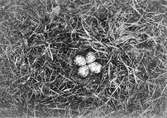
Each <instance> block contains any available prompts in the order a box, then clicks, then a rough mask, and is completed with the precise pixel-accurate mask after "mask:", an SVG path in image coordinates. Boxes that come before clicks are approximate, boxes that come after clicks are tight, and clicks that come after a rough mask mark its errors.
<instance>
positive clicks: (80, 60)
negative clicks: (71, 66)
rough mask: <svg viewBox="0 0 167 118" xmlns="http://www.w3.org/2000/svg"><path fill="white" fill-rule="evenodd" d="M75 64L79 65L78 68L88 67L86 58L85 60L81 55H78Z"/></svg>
mask: <svg viewBox="0 0 167 118" xmlns="http://www.w3.org/2000/svg"><path fill="white" fill-rule="evenodd" d="M74 62H75V64H76V65H78V66H84V65H86V60H85V58H84V57H83V56H81V55H77V56H76V57H75V59H74Z"/></svg>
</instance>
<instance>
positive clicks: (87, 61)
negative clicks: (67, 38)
mask: <svg viewBox="0 0 167 118" xmlns="http://www.w3.org/2000/svg"><path fill="white" fill-rule="evenodd" d="M74 62H75V64H76V65H78V66H79V69H78V75H80V76H82V77H87V76H88V74H89V73H96V74H98V73H100V72H101V69H102V65H101V64H100V63H98V62H96V55H95V53H94V52H88V53H87V54H86V57H84V56H81V55H77V56H76V57H75V59H74Z"/></svg>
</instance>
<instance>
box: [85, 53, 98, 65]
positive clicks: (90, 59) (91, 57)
mask: <svg viewBox="0 0 167 118" xmlns="http://www.w3.org/2000/svg"><path fill="white" fill-rule="evenodd" d="M95 60H96V56H95V53H94V52H88V54H87V55H86V62H87V63H88V64H89V63H92V62H94V61H95Z"/></svg>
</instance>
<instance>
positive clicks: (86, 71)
mask: <svg viewBox="0 0 167 118" xmlns="http://www.w3.org/2000/svg"><path fill="white" fill-rule="evenodd" d="M88 74H89V67H88V66H87V65H85V66H81V67H80V68H79V69H78V75H80V76H82V77H87V76H88Z"/></svg>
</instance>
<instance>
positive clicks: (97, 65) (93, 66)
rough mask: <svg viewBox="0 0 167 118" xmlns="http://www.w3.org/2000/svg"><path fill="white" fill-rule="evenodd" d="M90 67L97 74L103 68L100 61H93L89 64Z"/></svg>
mask: <svg viewBox="0 0 167 118" xmlns="http://www.w3.org/2000/svg"><path fill="white" fill-rule="evenodd" d="M88 67H89V69H90V71H91V72H92V73H96V74H98V73H100V72H101V69H102V65H101V64H100V63H98V62H93V63H91V64H89V65H88Z"/></svg>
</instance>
